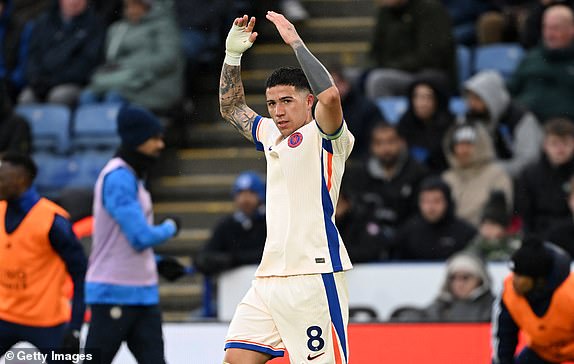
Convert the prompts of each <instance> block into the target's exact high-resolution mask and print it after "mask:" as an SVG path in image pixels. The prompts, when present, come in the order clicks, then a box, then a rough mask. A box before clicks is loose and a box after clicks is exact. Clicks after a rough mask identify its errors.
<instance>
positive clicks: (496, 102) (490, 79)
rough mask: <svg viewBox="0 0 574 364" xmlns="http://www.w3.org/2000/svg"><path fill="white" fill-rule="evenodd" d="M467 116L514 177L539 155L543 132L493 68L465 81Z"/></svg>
mask: <svg viewBox="0 0 574 364" xmlns="http://www.w3.org/2000/svg"><path fill="white" fill-rule="evenodd" d="M464 94H465V101H466V105H467V110H468V111H467V115H466V119H467V121H469V122H478V123H481V124H482V125H484V126H485V127H486V129H487V130H488V132H489V134H490V136H491V138H492V140H493V142H494V147H495V150H496V156H497V157H498V159H499V160H501V165H502V166H503V167H504V169H505V170H506V172H507V173H508V174H509V175H510V176H512V177H517V176H518V175H519V174H520V172H521V171H522V169H523V168H524V167H525V166H526V165H527V164H529V163H532V162H534V161H536V160H537V159H538V157H539V155H540V147H541V146H542V139H543V133H542V128H541V127H540V125H539V122H538V120H537V119H536V117H535V116H534V114H532V113H531V112H530V111H528V110H527V109H525V108H524V107H522V106H520V105H518V104H517V103H516V102H515V101H514V100H512V99H511V98H510V94H509V93H508V90H507V89H506V86H505V85H504V80H503V79H502V77H501V76H500V74H499V73H498V72H496V71H483V72H480V73H478V74H476V75H474V76H473V77H471V78H470V79H469V80H467V81H466V82H465V83H464Z"/></svg>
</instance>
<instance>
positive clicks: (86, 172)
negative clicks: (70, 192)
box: [67, 149, 115, 189]
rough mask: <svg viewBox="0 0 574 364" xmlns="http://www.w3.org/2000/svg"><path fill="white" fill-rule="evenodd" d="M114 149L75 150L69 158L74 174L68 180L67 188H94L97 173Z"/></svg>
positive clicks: (110, 156)
mask: <svg viewBox="0 0 574 364" xmlns="http://www.w3.org/2000/svg"><path fill="white" fill-rule="evenodd" d="M114 153H115V150H113V149H108V150H101V149H100V150H96V149H94V150H85V151H76V152H75V153H74V155H72V156H71V157H70V159H69V161H70V165H71V168H72V169H73V170H74V174H73V175H72V176H71V178H70V179H69V180H68V184H67V187H69V188H79V189H82V188H88V189H92V188H94V185H95V183H96V180H97V179H98V175H99V174H100V171H101V170H102V168H103V167H104V166H105V165H106V163H107V162H108V161H109V160H110V159H111V158H112V157H113V156H114Z"/></svg>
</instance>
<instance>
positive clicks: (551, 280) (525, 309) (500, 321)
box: [492, 237, 574, 364]
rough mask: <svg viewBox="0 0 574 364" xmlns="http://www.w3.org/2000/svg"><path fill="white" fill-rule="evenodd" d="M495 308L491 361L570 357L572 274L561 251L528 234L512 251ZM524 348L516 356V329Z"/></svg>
mask: <svg viewBox="0 0 574 364" xmlns="http://www.w3.org/2000/svg"><path fill="white" fill-rule="evenodd" d="M510 267H511V269H512V273H510V274H509V275H508V276H507V277H506V279H505V280H504V284H503V288H502V293H501V295H500V298H498V299H497V300H496V302H495V305H494V308H493V325H492V328H493V330H492V342H493V343H495V345H494V346H493V348H492V363H493V364H551V363H564V362H571V361H572V360H574V345H573V342H572V336H573V335H574V312H573V309H574V299H573V297H574V292H573V290H574V276H573V275H572V274H571V273H570V257H569V256H568V254H567V253H566V252H564V251H563V250H562V249H560V248H558V247H556V246H554V245H552V244H549V243H543V242H542V240H540V239H538V238H535V237H529V238H527V239H524V241H523V242H522V246H521V247H520V249H518V250H517V251H516V253H514V254H513V255H512V260H511V265H510ZM519 331H522V334H524V338H525V339H526V340H525V341H526V346H525V347H524V348H523V349H522V350H521V351H520V352H519V353H518V354H517V355H515V353H516V348H517V344H518V333H519Z"/></svg>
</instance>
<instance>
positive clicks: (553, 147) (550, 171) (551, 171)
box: [516, 119, 574, 235]
mask: <svg viewBox="0 0 574 364" xmlns="http://www.w3.org/2000/svg"><path fill="white" fill-rule="evenodd" d="M544 134H545V136H544V143H543V153H542V156H541V158H540V160H539V161H538V162H536V163H533V164H531V165H528V166H526V168H525V169H524V171H523V173H522V175H521V176H520V178H519V179H518V181H517V196H516V204H517V208H518V213H519V215H520V216H521V217H522V220H523V226H524V231H525V232H527V233H537V234H540V235H544V234H545V233H546V232H547V231H548V229H550V228H551V227H552V225H553V224H554V223H556V222H557V221H560V220H561V219H565V218H568V217H569V216H570V210H569V209H568V204H567V199H566V196H567V192H566V191H565V190H564V186H567V185H568V181H569V180H570V178H571V176H572V175H573V174H574V123H573V122H572V121H570V120H567V119H553V120H550V121H548V122H547V123H546V125H545V126H544Z"/></svg>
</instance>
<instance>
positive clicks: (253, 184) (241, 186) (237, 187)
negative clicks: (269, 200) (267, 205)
mask: <svg viewBox="0 0 574 364" xmlns="http://www.w3.org/2000/svg"><path fill="white" fill-rule="evenodd" d="M241 191H251V192H255V193H256V194H257V195H258V196H259V199H260V200H261V201H265V184H264V183H263V180H261V178H260V177H259V175H258V174H257V173H255V172H251V171H249V172H243V173H241V174H240V175H239V177H237V179H236V180H235V183H234V184H233V195H234V196H235V195H236V194H238V193H239V192H241Z"/></svg>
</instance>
